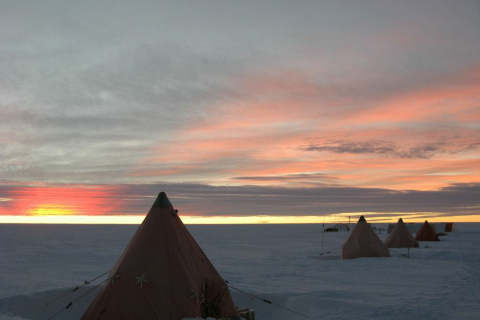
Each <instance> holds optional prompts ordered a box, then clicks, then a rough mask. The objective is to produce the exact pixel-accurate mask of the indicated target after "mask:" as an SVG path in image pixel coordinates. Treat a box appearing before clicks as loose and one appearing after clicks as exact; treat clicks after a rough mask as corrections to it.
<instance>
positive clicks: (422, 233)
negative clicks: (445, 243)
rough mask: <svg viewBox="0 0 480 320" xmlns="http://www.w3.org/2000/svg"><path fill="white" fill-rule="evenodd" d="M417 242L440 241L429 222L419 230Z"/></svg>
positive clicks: (416, 237) (416, 236)
mask: <svg viewBox="0 0 480 320" xmlns="http://www.w3.org/2000/svg"><path fill="white" fill-rule="evenodd" d="M415 240H417V241H440V239H439V238H438V236H437V234H436V233H435V230H433V228H432V227H431V226H430V224H429V223H428V221H427V220H425V222H424V223H423V225H422V227H421V228H420V230H418V232H417V234H416V235H415Z"/></svg>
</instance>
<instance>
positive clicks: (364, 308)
mask: <svg viewBox="0 0 480 320" xmlns="http://www.w3.org/2000/svg"><path fill="white" fill-rule="evenodd" d="M345 225H348V224H345ZM419 225H420V227H418V228H417V229H418V231H417V233H416V234H415V235H413V234H412V233H411V232H410V231H409V229H408V228H407V227H406V224H405V223H404V222H403V220H402V219H401V218H400V219H399V220H398V222H397V223H396V224H394V227H393V228H391V232H390V233H383V234H377V233H376V232H375V230H378V229H380V228H381V227H383V228H384V229H387V227H388V225H387V224H383V225H379V228H375V229H374V228H373V226H372V224H370V223H368V220H367V219H366V218H365V217H364V216H360V217H359V219H358V221H356V223H350V224H349V226H348V227H349V229H350V230H349V231H346V232H325V231H324V230H325V229H326V228H327V226H325V225H321V224H320V225H319V224H313V225H232V226H221V227H220V226H201V225H197V226H188V227H186V226H185V225H184V224H183V223H182V221H181V208H180V209H177V208H176V207H174V205H173V204H172V203H171V202H170V200H169V199H168V197H167V195H166V194H165V193H164V192H161V193H160V194H159V195H158V197H157V199H156V200H155V202H154V203H153V205H152V207H151V209H150V210H149V212H148V214H147V215H146V217H145V220H144V221H143V223H142V224H141V225H140V226H139V227H138V228H137V229H136V227H135V226H107V227H104V226H89V227H88V228H87V226H80V225H77V226H70V228H71V229H70V230H69V231H68V234H69V236H70V237H73V238H71V241H72V242H65V240H64V237H65V234H62V233H61V232H60V233H59V234H57V233H55V232H52V231H54V230H53V229H52V226H46V228H45V229H44V230H40V231H39V230H36V231H35V232H33V233H32V234H31V237H32V238H34V237H37V236H41V237H45V236H47V237H48V238H49V239H51V240H49V241H59V245H60V247H61V248H62V250H59V251H46V252H42V254H41V256H39V255H38V254H37V253H35V252H31V253H30V254H32V255H35V256H36V257H37V258H36V259H37V260H36V263H37V266H36V267H35V268H31V269H30V270H31V271H30V272H29V273H28V274H27V276H24V277H22V278H18V280H16V281H15V282H13V283H12V284H11V286H10V287H6V288H2V289H1V291H0V293H1V294H2V295H3V296H6V295H7V294H10V293H11V292H12V291H14V292H16V293H17V294H16V295H13V296H8V297H4V298H1V299H0V312H1V314H2V316H1V319H2V320H4V319H5V320H11V319H13V320H21V319H32V320H37V319H38V320H44V319H65V320H78V319H80V320H87V319H92V320H94V319H112V320H113V319H117V320H119V319H137V318H141V319H145V320H147V319H148V320H164V319H165V320H166V319H225V320H226V319H229V320H239V319H246V320H254V319H257V320H258V319H264V320H279V319H280V320H287V319H351V318H369V319H372V318H374V319H404V318H405V317H412V318H417V317H419V316H421V317H422V318H425V319H434V318H437V317H440V314H442V317H447V318H448V317H452V318H453V317H457V316H459V315H460V318H469V317H474V313H476V312H478V304H476V301H477V300H478V288H477V286H476V285H475V283H476V282H475V281H476V280H475V279H477V278H478V277H479V276H480V271H479V269H478V268H477V267H478V264H479V262H480V253H479V252H478V250H477V245H478V241H477V240H475V239H477V238H478V234H479V232H480V229H479V228H478V225H477V224H460V225H458V226H457V225H456V226H455V227H456V228H455V231H454V232H449V233H448V234H447V235H446V236H441V237H440V238H441V240H439V237H437V236H436V233H435V231H434V230H433V228H432V226H431V225H430V224H428V222H424V223H423V224H422V223H419ZM432 225H435V224H432ZM17 227H18V228H20V227H21V226H17ZM337 227H338V226H337ZM8 232H12V231H8ZM13 232H15V230H14V231H13ZM285 235H287V237H288V238H289V239H290V240H289V241H285V240H284V239H285ZM11 236H12V237H13V238H15V234H11ZM87 238H88V239H90V241H86V242H85V240H86V239H87ZM415 239H417V240H415ZM81 243H83V244H82V245H80V244H81ZM74 244H76V245H74ZM232 248H233V249H232ZM322 248H323V250H322ZM9 254H10V255H11V256H12V257H13V253H9ZM7 258H9V257H7ZM38 268H40V269H41V270H42V272H41V274H42V281H38V279H37V278H36V277H37V276H36V275H35V274H39V273H40V271H39V270H38ZM34 270H36V271H35V272H34ZM5 271H6V272H5V273H4V275H7V276H8V277H12V278H15V277H16V274H17V271H18V270H17V269H16V268H8V269H6V270H5ZM452 275H454V276H452ZM420 283H421V285H419V284H420ZM393 287H394V288H395V290H393V292H392V288H393ZM426 290H427V291H428V292H429V293H428V298H427V297H425V291H426ZM366 301H368V303H366ZM445 301H448V304H447V303H445ZM462 305H469V306H470V307H469V308H461V306H462ZM453 306H455V307H453Z"/></svg>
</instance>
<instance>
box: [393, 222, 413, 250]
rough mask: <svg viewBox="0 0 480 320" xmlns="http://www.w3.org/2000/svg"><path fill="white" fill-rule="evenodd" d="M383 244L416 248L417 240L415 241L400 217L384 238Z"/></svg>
mask: <svg viewBox="0 0 480 320" xmlns="http://www.w3.org/2000/svg"><path fill="white" fill-rule="evenodd" d="M385 245H386V246H387V247H388V248H417V247H418V242H417V241H415V239H414V238H413V236H412V234H411V233H410V231H408V229H407V226H406V225H405V223H403V220H402V218H400V219H398V222H397V224H396V225H395V227H394V228H393V230H392V232H390V234H389V235H388V237H387V239H385Z"/></svg>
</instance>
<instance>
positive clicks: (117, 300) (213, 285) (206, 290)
mask: <svg viewBox="0 0 480 320" xmlns="http://www.w3.org/2000/svg"><path fill="white" fill-rule="evenodd" d="M177 212H178V211H177V210H174V208H173V206H172V204H171V203H170V201H169V200H168V198H167V196H166V194H165V193H164V192H161V193H160V194H159V196H158V198H157V199H156V201H155V203H154V204H153V206H152V208H151V209H150V211H149V212H148V214H147V216H146V217H145V220H144V221H143V222H142V224H141V225H140V226H139V228H138V230H137V232H136V233H135V235H134V236H133V238H132V239H131V240H130V243H129V244H128V246H127V248H126V249H125V250H124V252H123V253H122V255H121V256H120V258H119V259H118V261H117V263H116V264H115V266H114V267H113V269H111V271H110V273H109V276H108V278H107V280H106V282H105V283H104V284H103V286H102V288H101V290H100V292H99V293H98V295H97V296H96V297H95V299H94V300H93V302H92V303H91V305H90V306H89V307H88V309H87V310H86V311H85V313H84V315H83V317H82V318H81V320H96V319H101V320H135V319H142V320H172V319H175V320H177V319H182V318H195V317H204V318H206V317H212V318H224V317H225V318H227V317H236V316H237V313H236V310H235V305H234V304H233V301H232V298H231V296H230V291H229V290H228V287H227V285H226V283H225V281H224V280H223V279H222V278H221V277H220V275H219V274H218V272H217V271H216V270H215V268H214V267H213V265H212V264H211V262H210V261H209V260H208V258H207V256H206V255H205V254H204V253H203V251H202V249H201V248H200V247H199V245H198V244H197V242H196V241H195V240H194V238H193V237H192V235H191V234H190V233H189V232H188V230H187V228H186V227H185V225H184V224H183V223H182V221H181V219H180V218H179V217H178V215H177Z"/></svg>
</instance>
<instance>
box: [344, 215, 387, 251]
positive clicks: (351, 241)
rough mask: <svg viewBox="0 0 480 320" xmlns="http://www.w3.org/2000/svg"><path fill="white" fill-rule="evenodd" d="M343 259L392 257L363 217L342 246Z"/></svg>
mask: <svg viewBox="0 0 480 320" xmlns="http://www.w3.org/2000/svg"><path fill="white" fill-rule="evenodd" d="M340 256H341V258H342V259H355V258H363V257H390V251H388V248H387V246H386V245H385V244H384V243H383V242H382V240H380V238H379V237H378V236H377V234H376V233H375V232H374V231H373V230H372V228H371V227H370V225H369V224H368V223H367V221H366V220H365V218H364V217H363V216H361V217H360V219H359V220H358V222H357V225H356V226H355V228H353V230H352V232H351V233H350V236H349V237H348V239H347V241H345V243H344V244H343V245H342V251H341V255H340Z"/></svg>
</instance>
